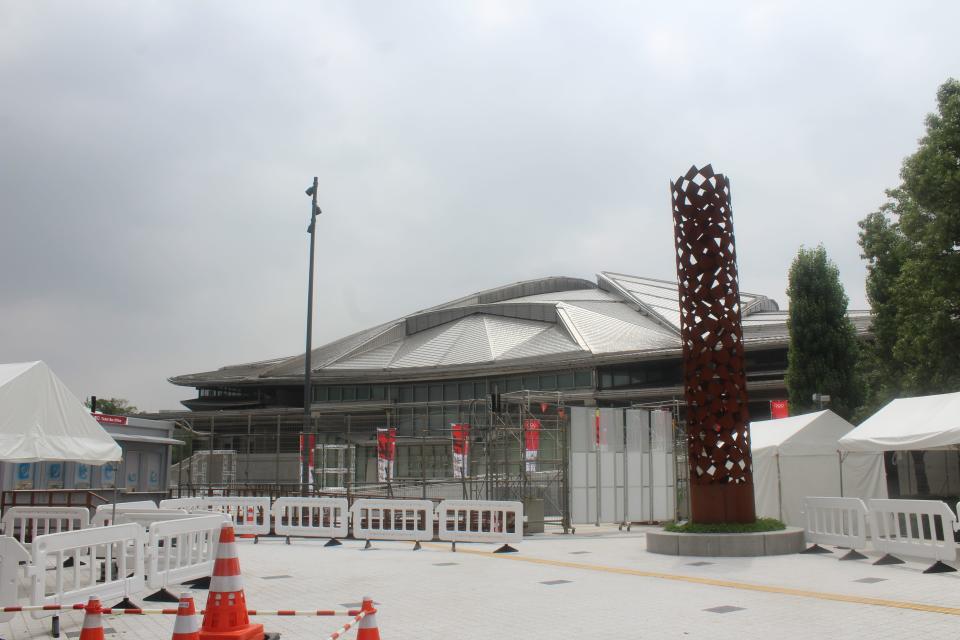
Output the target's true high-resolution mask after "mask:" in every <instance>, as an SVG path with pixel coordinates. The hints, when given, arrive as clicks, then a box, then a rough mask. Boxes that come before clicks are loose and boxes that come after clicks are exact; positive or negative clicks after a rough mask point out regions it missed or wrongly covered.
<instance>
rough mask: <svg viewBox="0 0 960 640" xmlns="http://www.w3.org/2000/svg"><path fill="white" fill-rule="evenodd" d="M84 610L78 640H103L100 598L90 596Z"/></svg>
mask: <svg viewBox="0 0 960 640" xmlns="http://www.w3.org/2000/svg"><path fill="white" fill-rule="evenodd" d="M84 612H85V613H84V614H83V629H81V630H80V640H104V637H103V621H102V620H101V619H100V598H98V597H97V596H90V600H88V601H87V607H86V609H84Z"/></svg>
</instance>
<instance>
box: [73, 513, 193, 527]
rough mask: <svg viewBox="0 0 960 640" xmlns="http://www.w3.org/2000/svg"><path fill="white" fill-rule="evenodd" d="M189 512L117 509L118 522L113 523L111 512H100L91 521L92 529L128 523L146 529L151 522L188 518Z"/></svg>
mask: <svg viewBox="0 0 960 640" xmlns="http://www.w3.org/2000/svg"><path fill="white" fill-rule="evenodd" d="M186 515H187V512H186V511H185V510H183V509H150V510H148V511H142V510H139V509H136V510H134V509H117V521H116V522H114V521H113V513H112V512H111V511H98V512H97V513H96V514H94V516H93V520H91V521H90V526H92V527H109V526H110V525H111V524H124V523H126V522H136V523H137V524H139V525H140V526H142V527H143V528H144V529H147V528H149V524H150V523H151V522H160V521H163V520H176V519H177V518H183V517H186Z"/></svg>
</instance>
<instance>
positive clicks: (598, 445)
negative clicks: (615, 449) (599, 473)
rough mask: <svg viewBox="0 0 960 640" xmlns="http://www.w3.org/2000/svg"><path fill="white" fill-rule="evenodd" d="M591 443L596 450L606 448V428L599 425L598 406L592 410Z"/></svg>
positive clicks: (604, 449)
mask: <svg viewBox="0 0 960 640" xmlns="http://www.w3.org/2000/svg"><path fill="white" fill-rule="evenodd" d="M593 445H594V448H595V449H596V450H597V451H606V450H607V430H606V429H605V428H603V427H602V426H601V425H600V408H599V407H598V408H597V410H596V411H595V412H594V422H593Z"/></svg>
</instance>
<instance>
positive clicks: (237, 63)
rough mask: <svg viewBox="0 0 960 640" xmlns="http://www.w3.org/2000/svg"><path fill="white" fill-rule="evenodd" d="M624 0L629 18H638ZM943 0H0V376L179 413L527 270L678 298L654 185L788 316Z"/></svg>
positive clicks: (950, 40) (867, 203) (935, 48)
mask: <svg viewBox="0 0 960 640" xmlns="http://www.w3.org/2000/svg"><path fill="white" fill-rule="evenodd" d="M641 5H646V6H641ZM958 24H960V3H957V2H954V1H951V2H938V3H934V2H911V3H905V2H889V3H877V2H869V3H860V4H855V3H836V2H828V3H814V2H802V3H801V2H796V3H792V4H791V5H777V4H774V3H768V2H763V3H759V2H757V3H754V2H747V3H743V4H740V5H736V4H732V3H728V2H716V1H713V2H709V3H703V4H697V3H690V2H687V3H680V4H678V3H672V2H660V3H615V2H609V3H598V2H583V3H570V2H557V1H549V2H542V3H528V2H522V1H519V0H506V1H503V2H473V3H468V2H440V1H437V2H402V3H387V2H378V3H373V2H352V1H351V2H338V3H332V2H328V3H321V2H276V1H273V2H269V3H265V2H261V3H254V2H234V1H230V2H227V1H223V2H188V1H182V2H172V1H164V2H132V1H131V2H116V3H113V2H41V1H37V0H30V1H27V0H22V1H13V0H0V216H2V227H0V269H2V276H0V362H18V361H25V360H45V361H46V362H47V363H48V364H49V365H50V366H51V367H52V368H53V369H54V371H55V372H57V373H58V374H59V375H60V376H61V377H62V378H63V379H64V380H65V381H66V382H67V384H68V385H69V386H70V388H71V389H72V390H73V391H74V393H75V394H76V395H78V396H80V397H85V396H88V395H90V394H95V395H98V396H101V397H110V396H115V397H124V398H127V399H129V400H130V401H131V402H132V403H133V404H135V405H137V406H139V407H140V408H145V409H150V410H156V409H163V408H178V407H179V406H180V405H179V400H181V399H183V398H188V397H191V396H192V395H193V391H192V390H190V389H183V388H177V387H174V386H172V385H170V384H169V383H167V382H166V378H168V377H169V376H172V375H177V374H184V373H192V372H196V371H204V370H208V369H213V368H217V367H219V366H222V365H225V364H236V363H240V362H245V361H250V360H260V359H266V358H271V357H276V356H283V355H293V354H295V353H298V352H302V349H303V340H304V338H303V334H304V322H305V313H306V311H305V308H306V301H305V297H306V271H307V249H308V244H307V240H308V236H307V234H306V226H307V223H308V218H309V213H310V212H309V199H308V198H307V197H306V196H305V195H304V193H303V190H304V188H305V187H307V186H308V185H309V183H310V181H311V179H312V176H314V175H317V176H319V178H320V203H321V207H322V208H323V211H324V213H323V215H322V217H321V218H320V222H319V227H318V229H319V236H318V242H317V278H318V279H317V298H318V305H317V313H316V317H315V332H314V337H315V340H314V344H315V345H319V344H321V343H323V342H326V341H329V340H332V339H334V338H337V337H339V336H343V335H345V334H347V333H351V332H353V331H356V330H359V329H363V328H365V327H368V326H371V325H373V324H376V323H379V322H383V321H386V320H389V319H392V318H395V317H398V316H401V315H403V314H406V313H408V312H411V311H414V310H417V309H420V308H423V307H427V306H431V305H434V304H438V303H441V302H443V301H445V300H447V299H451V298H455V297H459V296H461V295H464V294H467V293H470V292H473V291H476V290H481V289H486V288H490V287H494V286H498V285H502V284H508V283H510V282H513V281H517V280H525V279H530V278H535V277H541V276H548V275H569V276H579V277H585V278H590V279H593V276H594V274H595V273H597V272H598V271H604V270H606V271H620V272H625V273H630V274H636V275H644V276H652V277H661V278H667V279H672V278H674V277H675V271H674V269H675V265H674V262H673V238H672V235H671V233H672V230H671V213H670V192H669V180H670V179H671V178H675V177H676V176H678V175H680V174H681V173H683V172H685V171H686V169H687V168H688V167H689V166H690V165H691V164H693V163H697V164H705V163H707V162H711V163H713V165H714V167H715V169H716V170H718V171H722V172H724V173H726V174H727V175H729V176H730V179H731V182H732V185H731V187H732V194H733V208H734V223H735V229H736V234H737V249H738V254H739V260H740V274H741V288H742V289H743V290H745V291H750V292H757V293H763V294H766V295H769V296H772V297H774V298H775V299H777V300H778V301H779V302H780V303H781V306H782V307H786V296H785V293H784V290H785V288H786V274H787V269H788V267H789V265H790V262H791V260H792V258H793V257H794V255H795V254H796V252H797V249H798V248H799V247H800V246H801V245H807V246H813V245H816V244H817V243H820V242H822V243H823V244H824V245H825V246H826V248H827V251H828V254H829V255H830V257H831V258H832V259H833V260H834V261H835V262H836V263H837V264H838V265H839V267H840V272H841V277H842V280H843V284H844V286H845V287H846V290H847V293H848V295H849V296H850V300H851V307H857V308H864V307H865V306H866V299H865V294H864V284H863V279H864V273H865V271H864V267H863V263H862V261H861V260H860V257H859V247H858V245H857V225H856V223H857V221H858V220H860V219H861V218H863V217H864V216H865V215H866V214H867V213H869V212H870V211H872V210H874V209H876V208H877V207H878V206H879V205H880V204H881V203H882V202H883V198H884V193H883V192H884V189H886V188H890V187H893V186H895V185H896V184H897V183H898V172H899V169H900V163H901V161H902V159H903V158H904V156H906V155H908V154H910V153H912V152H913V151H914V150H915V149H916V143H917V139H918V138H919V137H920V136H921V135H922V133H923V119H924V116H925V114H926V113H928V112H929V111H931V110H933V109H934V105H935V93H936V89H937V87H938V86H939V85H940V84H941V83H942V82H943V81H944V80H945V79H946V78H947V77H949V76H951V75H953V76H960V39H958V38H957V32H956V27H957V25H958Z"/></svg>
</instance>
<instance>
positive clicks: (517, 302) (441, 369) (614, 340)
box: [170, 272, 787, 386]
mask: <svg viewBox="0 0 960 640" xmlns="http://www.w3.org/2000/svg"><path fill="white" fill-rule="evenodd" d="M741 305H742V306H741V308H742V309H743V314H744V318H745V319H746V318H747V317H748V316H752V315H753V314H756V315H757V316H762V315H764V312H777V311H778V309H779V307H778V306H777V303H776V302H775V301H773V300H772V299H770V298H767V297H766V296H761V295H756V294H748V293H742V294H741ZM770 315H771V316H772V317H771V318H770V319H769V321H768V322H755V323H748V322H745V323H744V328H745V330H748V333H749V328H750V327H752V326H754V325H756V326H758V327H760V326H762V328H763V329H764V331H763V336H762V340H764V341H769V340H771V339H776V338H777V337H780V336H782V337H783V338H784V339H785V337H786V335H787V332H786V322H785V318H784V317H783V315H782V314H779V313H771V314H770ZM679 322H680V314H679V304H678V295H677V285H676V283H675V282H669V281H666V280H656V279H653V278H641V277H638V276H630V275H625V274H619V273H611V272H602V273H600V274H598V275H597V282H596V283H594V282H590V281H588V280H583V279H580V278H569V277H550V278H540V279H537V280H528V281H524V282H518V283H514V284H510V285H507V286H503V287H498V288H495V289H489V290H487V291H481V292H478V293H475V294H471V295H468V296H465V297H463V298H459V299H457V300H453V301H450V302H447V303H444V304H440V305H437V306H435V307H431V308H429V309H425V310H423V311H418V312H416V313H412V314H410V315H408V316H405V317H403V318H399V319H397V320H394V321H392V322H387V323H385V324H382V325H378V326H376V327H372V328H370V329H366V330H364V331H360V332H358V333H355V334H352V335H350V336H347V337H345V338H341V339H340V340H337V341H335V342H332V343H330V344H326V345H324V346H322V347H319V348H317V349H315V350H314V351H313V353H312V354H311V363H312V365H313V371H314V375H316V376H317V377H320V378H323V377H330V378H344V377H350V376H364V377H366V376H369V377H379V376H377V375H376V374H378V373H379V374H381V375H383V376H385V377H388V378H391V377H398V376H403V375H408V376H409V375H414V374H418V375H419V374H423V373H424V372H425V371H427V372H430V374H431V375H437V376H440V377H442V376H444V375H452V374H453V373H455V372H463V371H464V370H471V371H477V370H478V369H484V370H485V369H488V368H518V367H520V368H522V367H524V366H526V367H527V368H537V366H538V365H542V364H544V363H547V362H551V361H555V362H562V363H564V364H565V365H566V364H576V363H578V362H583V363H588V362H592V361H596V360H600V359H609V358H610V357H615V356H617V355H624V356H627V355H631V354H634V355H636V354H643V353H647V354H649V355H652V354H654V353H658V352H678V351H679V349H680V339H679V331H680V326H679ZM774 334H776V335H774ZM745 337H746V338H747V339H748V340H749V336H745ZM758 337H760V336H758ZM297 377H299V378H301V379H302V377H303V355H298V356H294V357H291V358H281V359H278V360H271V361H265V362H259V363H251V364H244V365H235V366H229V367H223V368H221V369H218V370H216V371H210V372H206V373H197V374H190V375H184V376H176V377H174V378H171V379H170V382H172V383H174V384H179V385H185V386H200V385H203V384H242V383H249V382H254V381H258V380H259V381H266V380H282V379H292V378H297Z"/></svg>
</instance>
